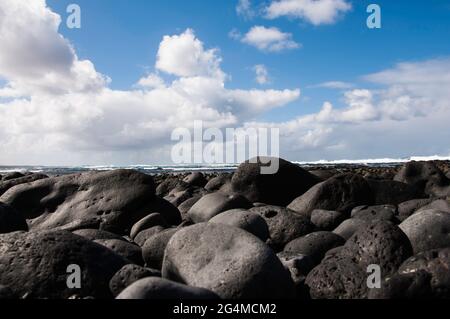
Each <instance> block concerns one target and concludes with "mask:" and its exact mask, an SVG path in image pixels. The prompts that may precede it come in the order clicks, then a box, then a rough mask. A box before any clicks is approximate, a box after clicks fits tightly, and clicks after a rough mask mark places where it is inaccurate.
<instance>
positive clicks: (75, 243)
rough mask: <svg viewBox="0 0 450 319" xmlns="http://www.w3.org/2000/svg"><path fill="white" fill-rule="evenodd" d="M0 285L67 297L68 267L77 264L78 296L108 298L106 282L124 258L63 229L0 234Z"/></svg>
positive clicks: (22, 291) (17, 291) (70, 292)
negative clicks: (79, 279) (80, 278)
mask: <svg viewBox="0 0 450 319" xmlns="http://www.w3.org/2000/svg"><path fill="white" fill-rule="evenodd" d="M0 252H1V254H0V284H6V285H8V286H9V287H10V288H11V289H12V290H13V292H14V293H15V294H17V295H18V296H24V295H26V294H27V295H28V296H30V297H33V298H58V299H59V298H68V297H70V296H72V295H73V294H74V293H75V292H74V291H73V290H72V289H69V288H68V287H67V284H66V280H67V277H68V276H69V274H68V273H67V267H68V266H69V265H71V264H76V265H79V266H80V268H81V272H82V285H81V289H78V290H76V294H78V295H79V296H81V297H88V296H91V297H96V298H108V297H110V296H111V293H110V291H109V287H108V284H109V281H110V279H111V278H112V276H113V275H114V274H115V273H116V272H117V271H118V270H119V269H120V268H122V267H123V266H124V265H126V264H127V263H128V261H127V260H125V259H124V258H122V257H120V256H119V255H117V254H115V253H114V252H112V251H111V250H109V249H107V248H105V247H103V246H101V245H98V244H96V243H93V242H91V241H89V240H87V239H84V238H82V237H80V236H77V235H74V234H72V233H70V232H66V231H57V232H52V231H50V232H39V233H35V232H32V233H12V234H6V235H0Z"/></svg>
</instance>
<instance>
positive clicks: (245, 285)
mask: <svg viewBox="0 0 450 319" xmlns="http://www.w3.org/2000/svg"><path fill="white" fill-rule="evenodd" d="M162 274H163V277H164V278H168V279H172V280H174V281H178V282H183V283H185V284H188V285H190V286H194V287H201V288H205V289H208V290H211V291H213V292H214V293H216V294H217V295H219V296H220V297H221V298H224V299H256V298H260V299H264V298H266V299H268V298H271V299H283V298H292V297H294V284H293V282H292V279H291V277H290V274H289V272H288V271H287V270H286V269H285V268H284V267H283V265H282V263H281V262H280V260H279V259H278V257H277V256H276V255H275V253H274V252H273V251H272V250H271V249H270V248H269V247H267V246H266V245H265V244H264V243H263V242H262V241H261V240H260V239H258V238H257V237H256V236H254V235H252V234H250V233H248V232H246V231H244V230H242V229H239V228H236V227H230V226H227V225H222V224H213V223H202V224H196V225H193V226H189V227H186V228H184V229H182V230H180V231H178V232H177V233H176V234H175V235H174V236H173V237H172V239H171V240H170V242H169V243H168V245H167V248H166V253H165V257H164V263H163V269H162Z"/></svg>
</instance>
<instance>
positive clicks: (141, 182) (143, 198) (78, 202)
mask: <svg viewBox="0 0 450 319" xmlns="http://www.w3.org/2000/svg"><path fill="white" fill-rule="evenodd" d="M154 194H155V186H154V183H153V179H152V177H150V176H147V175H144V174H141V173H138V172H135V171H131V170H117V171H109V172H91V173H85V174H76V175H68V176H62V177H53V178H47V179H43V180H39V181H35V182H33V183H29V184H22V185H18V186H16V187H14V188H12V189H10V190H9V191H7V192H6V193H5V194H3V196H2V197H0V200H1V201H3V202H5V203H6V204H9V205H11V206H12V207H14V208H16V209H17V210H18V211H19V212H20V213H22V214H23V215H24V216H25V218H27V219H29V220H30V226H31V228H32V229H52V228H55V227H59V226H63V225H66V224H69V223H71V222H73V221H76V220H89V219H92V218H100V219H101V223H100V227H101V228H102V229H106V230H114V231H115V232H122V233H126V232H127V230H128V231H129V230H130V229H131V226H132V225H133V224H134V223H135V222H137V221H138V220H140V219H141V218H142V217H144V216H146V215H148V213H147V212H149V211H150V212H151V211H153V209H155V206H157V207H156V208H159V207H160V206H162V203H161V201H158V200H157V199H156V197H155V195H154ZM159 213H161V214H164V218H165V219H166V220H167V221H168V222H169V223H174V224H176V223H179V222H180V221H181V218H180V215H179V213H178V211H177V210H176V211H173V210H167V209H166V210H164V212H163V211H159Z"/></svg>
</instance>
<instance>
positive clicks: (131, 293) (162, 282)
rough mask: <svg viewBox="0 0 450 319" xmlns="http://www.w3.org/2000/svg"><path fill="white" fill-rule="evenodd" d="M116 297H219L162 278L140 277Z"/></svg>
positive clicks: (181, 298)
mask: <svg viewBox="0 0 450 319" xmlns="http://www.w3.org/2000/svg"><path fill="white" fill-rule="evenodd" d="M116 299H134V300H137V299H157V300H167V299H170V300H201V299H204V300H211V299H218V296H217V295H216V294H214V293H213V292H211V291H209V290H206V289H202V288H195V287H189V286H186V285H183V284H179V283H176V282H173V281H170V280H166V279H162V278H156V277H151V278H144V279H140V280H138V281H136V282H134V283H133V284H131V285H130V286H129V287H127V288H126V289H125V290H123V291H122V292H121V293H120V294H119V295H118V296H117V298H116Z"/></svg>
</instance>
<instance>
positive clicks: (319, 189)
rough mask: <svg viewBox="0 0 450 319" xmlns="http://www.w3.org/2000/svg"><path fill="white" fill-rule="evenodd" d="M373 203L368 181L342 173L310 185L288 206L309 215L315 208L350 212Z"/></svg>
mask: <svg viewBox="0 0 450 319" xmlns="http://www.w3.org/2000/svg"><path fill="white" fill-rule="evenodd" d="M372 203H373V196H372V193H371V189H370V185H369V183H368V182H367V181H366V180H365V179H364V178H363V177H361V176H359V175H355V174H342V175H338V176H335V177H332V178H330V179H328V180H327V181H325V182H322V183H320V184H317V185H316V186H314V187H312V188H311V189H310V190H309V191H308V192H306V193H305V194H304V195H302V196H300V197H298V198H297V199H295V200H294V201H293V202H292V203H290V204H289V206H288V208H289V209H292V210H293V211H296V212H298V213H299V214H302V215H305V216H308V217H310V216H311V213H312V212H313V211H314V210H315V209H322V210H333V211H340V212H344V213H348V214H350V212H351V210H352V209H353V208H355V207H357V206H361V205H370V204H372Z"/></svg>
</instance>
